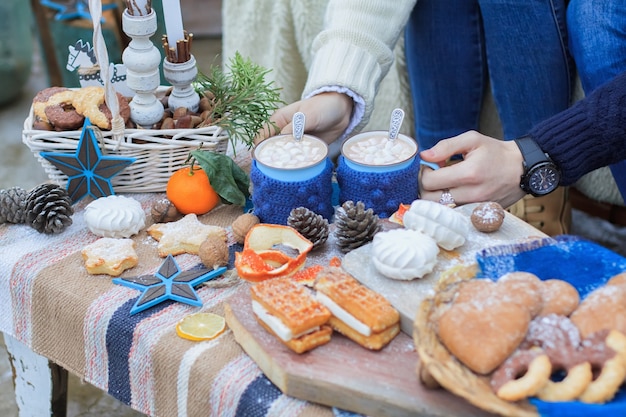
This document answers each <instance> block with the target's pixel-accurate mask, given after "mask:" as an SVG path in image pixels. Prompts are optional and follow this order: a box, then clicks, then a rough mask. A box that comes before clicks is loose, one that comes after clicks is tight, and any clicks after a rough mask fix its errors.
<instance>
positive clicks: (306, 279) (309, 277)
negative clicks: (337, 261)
mask: <svg viewBox="0 0 626 417" xmlns="http://www.w3.org/2000/svg"><path fill="white" fill-rule="evenodd" d="M322 269H324V267H323V266H322V265H313V266H309V267H308V268H304V269H301V270H299V271H298V272H296V273H295V274H293V276H292V278H293V280H294V281H296V282H301V283H303V284H304V285H307V286H309V287H312V286H313V283H314V282H315V278H316V277H317V274H319V272H320V271H321V270H322Z"/></svg>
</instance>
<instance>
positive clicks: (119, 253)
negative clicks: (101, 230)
mask: <svg viewBox="0 0 626 417" xmlns="http://www.w3.org/2000/svg"><path fill="white" fill-rule="evenodd" d="M81 255H82V257H83V260H84V261H85V268H86V269H87V272H88V273H90V274H107V275H111V276H113V277H117V276H119V275H120V274H121V273H122V272H124V271H125V270H127V269H130V268H132V267H134V266H135V265H137V262H138V261H139V258H138V257H137V253H136V252H135V242H133V240H132V239H115V238H109V237H104V238H101V239H98V240H96V241H95V242H93V243H90V244H89V245H87V246H85V247H84V248H83V250H82V251H81Z"/></svg>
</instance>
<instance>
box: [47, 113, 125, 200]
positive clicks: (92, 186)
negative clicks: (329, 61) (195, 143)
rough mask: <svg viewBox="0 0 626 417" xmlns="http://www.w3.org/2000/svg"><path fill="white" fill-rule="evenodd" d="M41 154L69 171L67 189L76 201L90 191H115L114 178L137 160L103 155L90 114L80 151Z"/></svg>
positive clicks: (98, 194) (105, 193) (106, 193)
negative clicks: (112, 182)
mask: <svg viewBox="0 0 626 417" xmlns="http://www.w3.org/2000/svg"><path fill="white" fill-rule="evenodd" d="M40 155H41V157H42V158H44V159H46V160H47V161H49V162H50V163H51V164H52V165H54V166H56V167H57V168H58V169H59V170H60V171H61V172H62V173H64V174H65V175H67V177H68V181H67V193H68V194H69V196H70V198H71V199H72V202H74V203H76V202H77V201H79V200H80V199H81V198H83V197H85V196H88V195H90V196H92V197H93V198H94V199H98V198H100V197H105V196H109V195H113V194H115V192H114V191H113V186H112V185H111V178H113V177H114V176H115V175H117V174H119V173H120V172H122V171H123V170H124V168H126V167H127V166H129V165H130V164H132V163H133V162H135V158H124V157H119V156H108V155H102V152H101V151H100V147H99V146H98V141H97V140H96V136H95V133H94V130H93V129H92V128H91V123H90V122H89V119H87V118H86V119H85V124H84V125H83V130H82V133H81V135H80V140H79V141H78V146H77V148H76V153H74V154H64V153H55V152H41V153H40Z"/></svg>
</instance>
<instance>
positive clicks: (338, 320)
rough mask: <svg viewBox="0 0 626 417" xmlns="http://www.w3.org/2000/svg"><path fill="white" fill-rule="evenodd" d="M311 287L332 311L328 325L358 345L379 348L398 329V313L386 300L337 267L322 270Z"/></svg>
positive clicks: (373, 348) (395, 333)
mask: <svg viewBox="0 0 626 417" xmlns="http://www.w3.org/2000/svg"><path fill="white" fill-rule="evenodd" d="M315 289H316V290H317V299H318V300H319V301H320V302H321V303H322V304H324V305H325V306H326V307H328V309H329V310H330V311H331V313H332V314H333V316H332V317H331V318H330V320H329V323H330V325H331V327H332V328H333V329H334V330H337V331H338V332H339V333H341V334H343V335H344V336H347V337H348V338H350V339H352V340H353V341H355V342H356V343H358V344H359V345H361V346H363V347H365V348H367V349H371V350H380V349H382V348H383V347H384V346H386V345H387V344H388V343H389V342H391V340H392V339H393V338H394V337H395V336H396V335H397V334H398V333H399V332H400V314H399V313H398V311H397V310H396V309H395V308H394V307H393V306H392V305H391V304H390V303H389V301H387V300H386V299H385V298H384V297H383V296H382V295H380V294H378V293H376V292H374V291H372V290H370V289H369V288H367V287H365V286H364V285H362V284H361V283H359V282H358V281H357V280H356V279H355V278H354V277H352V276H351V275H350V274H348V273H347V272H345V271H344V270H342V269H341V268H336V267H335V268H333V267H329V268H325V269H324V270H322V271H321V272H320V273H319V274H318V275H317V282H316V283H315Z"/></svg>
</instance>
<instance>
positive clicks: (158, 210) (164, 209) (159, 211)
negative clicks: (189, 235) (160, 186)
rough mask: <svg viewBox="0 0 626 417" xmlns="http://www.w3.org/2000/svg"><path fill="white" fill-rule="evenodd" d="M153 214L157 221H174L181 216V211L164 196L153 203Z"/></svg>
mask: <svg viewBox="0 0 626 417" xmlns="http://www.w3.org/2000/svg"><path fill="white" fill-rule="evenodd" d="M151 215H152V220H154V222H155V223H167V222H173V221H175V220H178V219H179V218H180V217H181V214H180V212H179V211H178V210H177V209H176V207H175V206H174V204H172V202H171V201H170V200H168V199H167V198H163V199H161V200H159V201H157V202H155V203H154V204H153V205H152V210H151Z"/></svg>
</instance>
